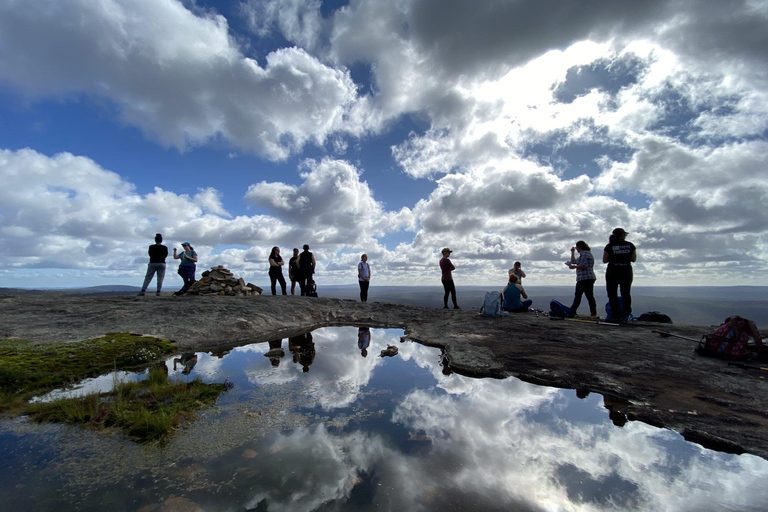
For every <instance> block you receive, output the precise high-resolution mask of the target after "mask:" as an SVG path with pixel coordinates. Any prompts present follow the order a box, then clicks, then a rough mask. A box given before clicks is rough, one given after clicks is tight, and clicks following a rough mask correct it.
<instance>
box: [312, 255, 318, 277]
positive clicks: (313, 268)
mask: <svg viewBox="0 0 768 512" xmlns="http://www.w3.org/2000/svg"><path fill="white" fill-rule="evenodd" d="M316 264H317V262H315V254H314V253H312V273H313V274H314V273H315V265H316Z"/></svg>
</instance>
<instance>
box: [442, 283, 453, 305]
mask: <svg viewBox="0 0 768 512" xmlns="http://www.w3.org/2000/svg"><path fill="white" fill-rule="evenodd" d="M452 284H453V281H443V290H445V294H443V308H445V309H448V294H449V293H451V285H452Z"/></svg>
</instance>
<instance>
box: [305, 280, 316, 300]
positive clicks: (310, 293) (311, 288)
mask: <svg viewBox="0 0 768 512" xmlns="http://www.w3.org/2000/svg"><path fill="white" fill-rule="evenodd" d="M307 287H308V288H309V290H307V297H317V284H316V283H315V282H314V281H311V282H310V283H309V284H308V285H307Z"/></svg>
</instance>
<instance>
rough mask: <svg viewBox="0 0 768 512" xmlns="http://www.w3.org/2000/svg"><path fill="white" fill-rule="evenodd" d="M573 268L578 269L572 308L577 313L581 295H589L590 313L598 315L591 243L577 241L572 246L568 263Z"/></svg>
mask: <svg viewBox="0 0 768 512" xmlns="http://www.w3.org/2000/svg"><path fill="white" fill-rule="evenodd" d="M576 252H578V253H579V259H578V260H577V259H576ZM566 264H567V265H568V268H570V269H571V270H573V269H576V292H575V293H574V296H573V303H572V304H571V309H572V310H573V312H574V313H575V312H576V311H577V310H578V309H579V305H580V304H581V295H582V294H584V295H585V296H586V297H587V302H588V303H589V314H590V315H591V316H597V303H596V302H595V281H596V280H597V277H595V271H594V267H595V258H594V257H593V256H592V253H591V252H590V249H589V245H587V242H585V241H584V240H579V241H578V242H576V245H575V246H574V247H571V261H570V262H568V263H566Z"/></svg>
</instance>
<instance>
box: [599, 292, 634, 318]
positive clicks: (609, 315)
mask: <svg viewBox="0 0 768 512" xmlns="http://www.w3.org/2000/svg"><path fill="white" fill-rule="evenodd" d="M619 306H620V307H621V309H624V300H623V297H619ZM621 313H622V312H621V311H619V315H618V316H613V310H612V309H611V303H610V301H609V302H606V303H605V319H606V320H621ZM629 316H630V317H631V316H632V315H631V314H630V315H629Z"/></svg>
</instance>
